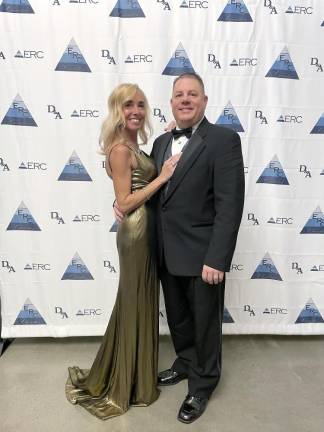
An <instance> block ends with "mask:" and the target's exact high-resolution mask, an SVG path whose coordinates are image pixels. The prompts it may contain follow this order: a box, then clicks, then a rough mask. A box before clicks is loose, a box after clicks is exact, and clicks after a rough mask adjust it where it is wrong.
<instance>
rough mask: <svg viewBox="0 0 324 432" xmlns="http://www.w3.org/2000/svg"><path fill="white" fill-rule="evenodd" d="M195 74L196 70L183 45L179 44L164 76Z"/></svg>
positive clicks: (163, 73)
mask: <svg viewBox="0 0 324 432" xmlns="http://www.w3.org/2000/svg"><path fill="white" fill-rule="evenodd" d="M186 72H188V73H194V72H195V71H194V69H193V67H192V65H191V62H190V60H189V57H188V55H187V53H186V51H185V49H184V48H183V46H182V44H181V43H179V45H178V47H177V49H176V50H175V52H174V54H173V56H172V57H171V59H170V60H169V63H168V64H167V65H166V67H165V69H164V71H163V72H162V75H173V76H177V75H181V74H183V73H186Z"/></svg>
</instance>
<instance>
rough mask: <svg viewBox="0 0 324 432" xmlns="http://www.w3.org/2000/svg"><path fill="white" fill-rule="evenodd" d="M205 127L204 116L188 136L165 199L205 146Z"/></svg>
mask: <svg viewBox="0 0 324 432" xmlns="http://www.w3.org/2000/svg"><path fill="white" fill-rule="evenodd" d="M207 129H208V120H207V119H206V118H205V119H204V120H203V121H202V122H201V124H200V125H199V127H198V129H197V131H196V132H195V133H194V134H193V135H192V137H191V138H190V140H189V142H188V144H187V146H186V148H185V150H184V152H183V153H182V156H181V158H180V159H179V162H178V164H177V168H176V169H175V171H174V174H173V176H172V177H171V180H170V184H169V187H168V191H167V194H166V196H165V201H166V200H168V199H169V198H170V196H171V195H172V194H173V192H174V191H175V189H176V187H177V186H178V184H179V183H180V182H181V181H182V179H183V178H184V176H185V175H186V173H187V171H188V170H189V169H190V168H191V166H192V165H193V163H194V162H195V160H196V159H197V158H198V156H199V155H200V153H201V152H202V151H203V150H204V148H205V147H206V144H205V143H204V137H205V136H206V134H207Z"/></svg>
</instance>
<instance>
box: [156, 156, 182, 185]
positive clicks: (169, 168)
mask: <svg viewBox="0 0 324 432" xmlns="http://www.w3.org/2000/svg"><path fill="white" fill-rule="evenodd" d="M180 157H181V153H177V154H175V155H173V156H171V157H170V158H169V159H167V160H166V161H165V162H164V164H163V166H162V170H161V173H160V175H159V177H160V178H161V179H162V180H163V181H164V182H167V181H168V180H169V179H170V178H171V177H172V175H173V173H174V170H175V169H176V166H177V163H178V161H179V159H180Z"/></svg>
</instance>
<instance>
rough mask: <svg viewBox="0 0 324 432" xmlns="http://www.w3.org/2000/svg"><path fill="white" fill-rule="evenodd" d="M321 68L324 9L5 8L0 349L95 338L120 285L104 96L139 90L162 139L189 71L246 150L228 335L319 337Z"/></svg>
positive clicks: (231, 1) (220, 0)
mask: <svg viewBox="0 0 324 432" xmlns="http://www.w3.org/2000/svg"><path fill="white" fill-rule="evenodd" d="M323 68H324V2H323V1H322V0H313V1H312V0H303V1H300V0H244V1H243V0H208V1H207V0H119V1H116V0H0V71H1V73H0V89H1V98H0V289H1V291H0V295H1V307H2V311H1V313H2V325H3V328H2V337H19V336H21V337H25V336H46V335H50V336H71V335H99V334H103V332H104V330H105V328H106V325H107V322H108V319H109V316H110V313H111V310H112V307H113V304H114V300H115V296H116V292H117V286H118V277H119V267H118V255H117V252H116V246H115V237H116V223H115V221H114V215H113V211H112V202H113V199H114V193H113V188H112V182H111V180H110V179H109V178H108V177H107V175H106V172H105V165H104V157H103V156H102V155H101V154H100V153H99V151H98V150H99V147H98V136H99V131H100V126H101V123H102V121H103V119H104V117H105V116H106V113H107V103H106V101H107V97H108V95H109V94H110V92H111V91H112V89H113V88H114V87H115V86H116V85H117V84H119V83H121V82H136V83H138V84H139V85H140V86H141V87H142V88H143V89H144V91H145V93H146V95H147V97H148V99H149V101H150V104H151V109H152V118H153V124H154V136H158V135H159V134H160V133H162V132H163V129H164V128H165V126H166V124H167V123H168V122H169V121H170V120H171V119H172V114H171V111H170V106H169V99H170V95H171V87H172V81H173V80H174V78H175V76H177V75H179V74H181V73H182V72H186V71H195V72H197V73H199V74H200V75H201V76H202V77H203V79H204V81H205V84H206V92H207V94H208V96H209V104H208V109H207V117H208V119H209V120H210V121H211V122H213V123H216V124H219V125H222V126H224V127H228V128H231V129H234V130H235V131H237V132H238V133H239V134H240V136H241V140H242V147H243V153H244V161H245V174H246V184H247V188H246V189H247V191H246V204H245V211H244V215H243V220H242V226H241V229H240V233H239V239H238V244H237V248H236V253H235V256H234V258H233V262H232V267H231V271H230V273H229V275H228V279H227V290H226V300H225V306H226V308H225V313H224V332H225V333H279V334H324V214H323V211H324V139H323V134H324V82H323V76H324V73H323ZM152 141H153V137H152V139H151V141H150V144H149V145H148V146H147V149H146V150H147V151H148V152H149V151H150V147H151V145H152ZM192 205H195V197H194V196H193V197H192ZM161 331H162V332H164V331H167V327H166V321H165V311H164V307H163V302H162V303H161Z"/></svg>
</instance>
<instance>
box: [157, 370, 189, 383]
mask: <svg viewBox="0 0 324 432" xmlns="http://www.w3.org/2000/svg"><path fill="white" fill-rule="evenodd" d="M185 378H188V376H187V375H186V374H180V373H178V372H176V371H175V370H173V369H166V370H164V371H162V372H159V373H158V385H160V386H167V385H174V384H178V382H180V381H182V380H184V379H185Z"/></svg>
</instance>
